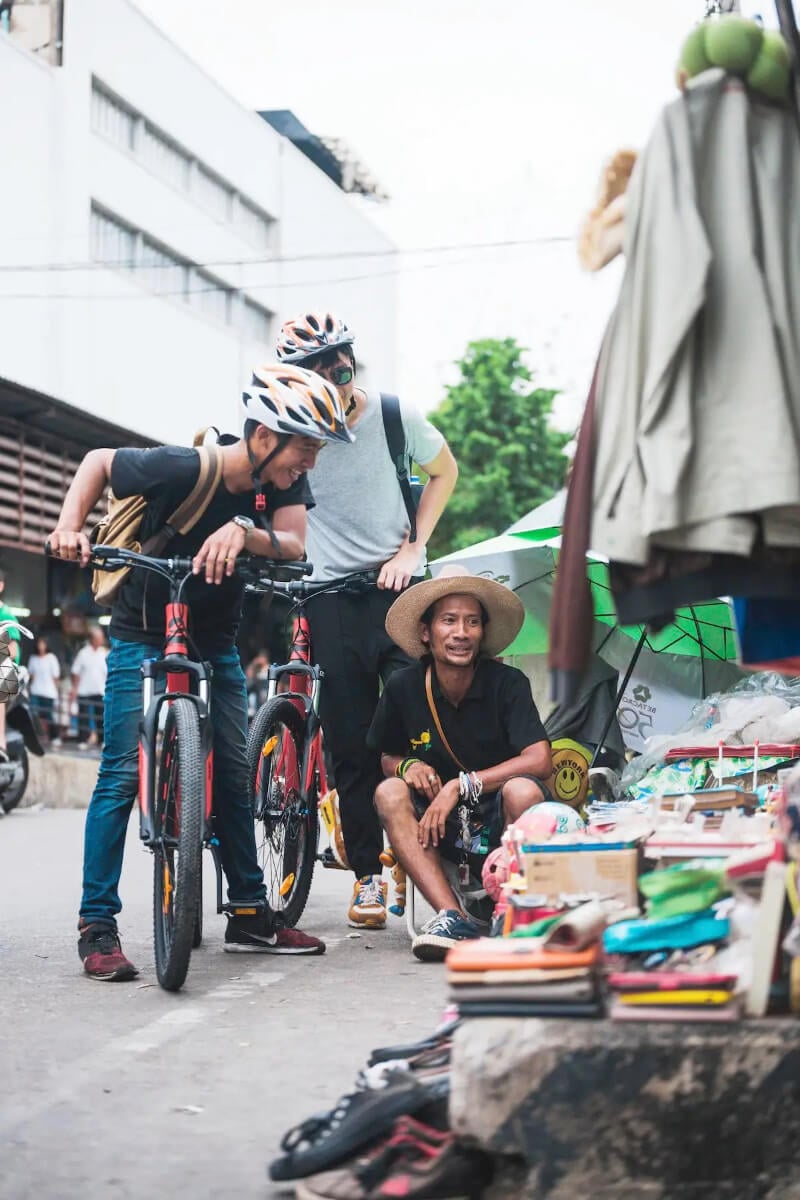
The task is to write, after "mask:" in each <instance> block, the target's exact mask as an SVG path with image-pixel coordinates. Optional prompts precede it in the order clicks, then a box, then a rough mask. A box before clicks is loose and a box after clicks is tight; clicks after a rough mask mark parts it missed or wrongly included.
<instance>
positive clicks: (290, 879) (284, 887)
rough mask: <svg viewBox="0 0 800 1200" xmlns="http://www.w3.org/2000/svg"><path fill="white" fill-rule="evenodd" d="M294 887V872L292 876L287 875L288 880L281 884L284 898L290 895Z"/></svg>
mask: <svg viewBox="0 0 800 1200" xmlns="http://www.w3.org/2000/svg"><path fill="white" fill-rule="evenodd" d="M293 887H294V871H293V872H292V874H291V875H287V876H286V878H285V879H284V881H283V883H282V884H281V886H280V893H281V895H282V896H286V895H288V893H289V892H290V891H291V890H292V888H293Z"/></svg>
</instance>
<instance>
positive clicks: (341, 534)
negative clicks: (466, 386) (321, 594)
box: [306, 392, 444, 580]
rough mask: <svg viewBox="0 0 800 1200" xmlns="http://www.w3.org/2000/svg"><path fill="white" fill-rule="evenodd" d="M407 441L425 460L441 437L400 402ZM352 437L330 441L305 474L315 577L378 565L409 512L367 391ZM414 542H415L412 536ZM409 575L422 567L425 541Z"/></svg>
mask: <svg viewBox="0 0 800 1200" xmlns="http://www.w3.org/2000/svg"><path fill="white" fill-rule="evenodd" d="M400 415H401V417H402V421H403V429H404V430H405V435H406V448H407V450H408V453H409V455H410V457H411V458H412V460H413V461H414V462H417V463H419V464H420V466H422V467H424V466H425V464H426V463H429V462H432V461H433V459H434V458H436V455H437V454H438V453H439V451H440V450H441V448H442V446H443V445H444V438H443V437H442V435H441V433H439V431H438V429H435V428H434V427H433V425H431V423H430V421H428V420H427V418H425V417H423V416H422V414H421V413H419V412H416V411H415V410H414V409H413V408H410V407H409V406H408V405H406V404H404V403H403V401H402V400H401V401H400ZM352 430H353V433H354V434H355V439H356V440H355V442H354V443H353V444H352V445H349V446H347V445H344V444H343V443H341V442H330V443H328V445H327V446H326V447H325V449H324V450H323V451H322V453H321V454H320V456H319V461H318V463H317V465H316V467H315V468H314V470H313V472H312V473H311V475H310V476H309V482H310V484H311V487H312V489H313V491H314V499H315V500H316V502H317V503H316V508H312V509H311V510H310V512H309V514H308V533H307V535H306V552H307V554H308V558H309V561H310V562H312V563H313V564H314V574H313V576H312V578H313V579H316V580H329V579H339V578H341V576H342V575H348V574H349V573H350V572H351V571H367V570H370V569H371V568H373V567H379V566H380V565H381V564H382V563H385V562H386V561H387V559H390V558H391V557H392V555H394V554H396V553H397V551H398V550H399V549H400V546H401V545H402V542H403V539H404V538H405V536H406V534H407V533H408V514H407V513H406V506H405V504H404V503H403V496H402V493H401V491H400V485H399V484H398V482H397V474H396V472H395V469H394V466H393V464H392V460H391V458H390V457H389V448H388V446H387V444H386V433H385V431H384V426H383V415H382V413H381V398H380V394H379V393H378V392H369V393H368V394H367V405H366V409H365V411H364V414H363V416H361V417H360V418H359V420H358V422H357V424H355V425H353V426H352ZM414 544H415V545H416V544H417V543H414ZM419 551H420V559H419V565H418V568H417V571H416V572H415V574H419V575H423V574H424V573H425V566H426V558H425V547H424V546H423V545H420V546H419Z"/></svg>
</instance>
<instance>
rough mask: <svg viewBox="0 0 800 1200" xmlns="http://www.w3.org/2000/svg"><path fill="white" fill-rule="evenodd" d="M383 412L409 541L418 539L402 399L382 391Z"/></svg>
mask: <svg viewBox="0 0 800 1200" xmlns="http://www.w3.org/2000/svg"><path fill="white" fill-rule="evenodd" d="M381 414H382V416H383V428H384V431H385V433H386V444H387V446H388V447H389V457H390V458H391V460H392V465H393V466H394V469H395V474H396V475H397V482H398V483H399V484H400V491H401V493H402V496H403V503H404V504H405V506H406V512H407V513H408V524H409V534H408V540H409V542H415V541H416V540H417V507H416V505H415V503H414V493H413V492H412V491H411V481H410V479H409V477H408V454H407V452H406V434H405V430H404V428H403V418H402V417H401V416H400V401H399V400H398V398H397V396H393V395H391V393H389V392H381Z"/></svg>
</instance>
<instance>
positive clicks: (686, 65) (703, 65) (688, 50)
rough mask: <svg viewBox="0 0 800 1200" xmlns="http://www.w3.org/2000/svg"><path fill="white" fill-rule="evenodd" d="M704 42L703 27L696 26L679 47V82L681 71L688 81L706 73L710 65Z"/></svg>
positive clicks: (704, 33)
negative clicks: (684, 73)
mask: <svg viewBox="0 0 800 1200" xmlns="http://www.w3.org/2000/svg"><path fill="white" fill-rule="evenodd" d="M705 42H706V31H705V26H704V25H696V26H695V27H694V29H693V30H692V32H691V33H690V34H689V36H688V37H687V39H686V41H685V42H684V43H683V45H682V46H681V53H680V57H679V59H678V79H679V80H680V76H681V72H682V71H685V72H686V75H687V76H688V77H689V79H693V78H694V76H695V75H700V74H701V73H702V72H703V71H707V70H708V69H709V67H710V66H711V65H712V64H711V63H710V62H709V60H708V55H707V54H706V45H705Z"/></svg>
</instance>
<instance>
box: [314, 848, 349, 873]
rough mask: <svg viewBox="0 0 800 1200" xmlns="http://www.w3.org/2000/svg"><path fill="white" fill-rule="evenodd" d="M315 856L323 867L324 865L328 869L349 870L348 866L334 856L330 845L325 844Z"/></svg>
mask: <svg viewBox="0 0 800 1200" xmlns="http://www.w3.org/2000/svg"><path fill="white" fill-rule="evenodd" d="M317 858H318V859H319V861H320V862H321V863H322V865H323V867H325V868H326V869H327V870H328V871H347V870H349V868H348V867H345V866H343V865H342V864H341V863H340V862H339V860H338V858H336V856H335V855H334V853H333V851H332V850H331V848H330V846H326V847H325V849H324V850H323V851H322V853H321V854H318V855H317Z"/></svg>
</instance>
